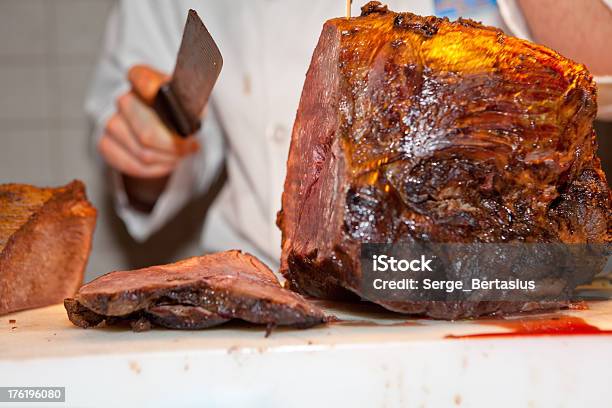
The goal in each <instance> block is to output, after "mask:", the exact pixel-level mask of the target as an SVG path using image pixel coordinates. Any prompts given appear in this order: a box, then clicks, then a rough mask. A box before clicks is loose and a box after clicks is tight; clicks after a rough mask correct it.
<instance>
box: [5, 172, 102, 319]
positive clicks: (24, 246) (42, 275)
mask: <svg viewBox="0 0 612 408" xmlns="http://www.w3.org/2000/svg"><path fill="white" fill-rule="evenodd" d="M95 224H96V210H95V208H94V207H93V206H92V205H91V204H90V203H89V202H88V201H87V197H86V195H85V187H84V185H83V183H81V182H80V181H73V182H72V183H70V184H68V185H67V186H65V187H60V188H37V187H34V186H29V185H22V184H4V185H0V315H2V314H6V313H11V312H14V311H18V310H24V309H30V308H35V307H41V306H47V305H51V304H55V303H60V302H62V301H63V300H64V298H66V297H68V296H72V295H74V294H75V293H76V291H77V289H78V288H79V286H81V284H82V283H83V273H84V271H85V267H86V265H87V260H88V258H89V253H90V250H91V244H92V238H93V233H94V229H95Z"/></svg>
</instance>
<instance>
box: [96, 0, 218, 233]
mask: <svg viewBox="0 0 612 408" xmlns="http://www.w3.org/2000/svg"><path fill="white" fill-rule="evenodd" d="M183 3H184V2H182V1H172V2H170V1H164V0H123V1H120V2H119V3H118V4H117V5H116V6H115V8H114V9H113V11H112V12H111V15H110V17H109V20H108V23H107V28H106V35H105V38H104V47H103V50H102V54H101V57H100V61H99V63H98V68H97V70H96V73H95V77H94V79H93V83H92V85H91V87H90V90H89V94H88V97H87V100H86V103H85V109H86V111H87V113H88V115H89V117H90V118H91V120H92V121H93V125H94V130H93V138H94V141H96V142H97V140H98V138H99V137H100V136H101V135H102V133H103V131H104V127H105V125H106V122H107V120H108V119H109V118H110V116H111V115H112V114H113V113H114V112H115V110H116V102H115V101H116V99H117V97H118V96H120V95H121V94H122V93H124V92H126V91H127V90H128V89H129V83H128V81H127V72H128V70H129V68H130V67H131V66H133V65H135V64H148V65H150V66H152V67H153V68H156V69H158V70H160V71H163V72H171V71H172V70H173V68H174V61H175V59H176V53H177V51H178V47H179V44H180V39H181V34H182V28H183V24H184V20H185V16H186V15H187V10H188V6H187V5H185V4H183ZM183 9H184V10H183ZM197 137H198V138H199V139H200V145H201V149H200V151H199V152H198V153H196V154H194V155H192V156H189V157H187V158H185V159H183V160H182V161H181V163H180V164H179V165H178V167H177V169H176V170H175V171H174V173H173V174H172V176H171V177H170V180H169V182H168V184H167V186H166V189H165V191H164V192H163V194H162V195H161V196H160V197H159V199H158V201H157V202H156V204H155V207H154V208H153V210H152V211H151V213H148V214H146V213H142V212H139V211H138V210H136V209H134V208H132V207H131V206H130V205H129V202H128V200H127V195H126V192H125V189H124V187H123V183H122V180H121V176H120V174H119V173H117V172H113V174H112V180H111V181H112V184H113V190H114V192H115V204H116V210H117V213H118V215H119V216H120V217H121V218H122V220H123V221H124V223H125V224H126V227H127V229H128V231H129V232H130V234H131V235H132V237H133V238H134V239H136V240H139V241H144V240H146V239H147V238H148V237H149V236H150V235H151V234H153V233H154V232H155V231H156V230H158V229H159V228H160V227H161V226H163V225H164V224H165V223H166V222H167V221H168V220H169V219H170V218H172V216H174V215H175V214H176V212H177V211H178V210H179V209H180V208H182V207H183V206H184V205H185V203H186V202H187V201H189V199H191V198H192V197H193V196H194V195H195V194H197V193H199V192H201V191H204V190H205V189H206V188H208V186H209V185H210V183H211V182H212V180H214V178H215V176H216V175H217V173H218V171H219V169H220V168H221V163H222V159H223V141H222V137H221V132H220V129H219V126H218V122H217V120H216V114H215V113H214V109H209V112H208V114H207V117H206V120H205V121H204V123H203V129H202V130H201V131H200V132H199V134H198V135H197Z"/></svg>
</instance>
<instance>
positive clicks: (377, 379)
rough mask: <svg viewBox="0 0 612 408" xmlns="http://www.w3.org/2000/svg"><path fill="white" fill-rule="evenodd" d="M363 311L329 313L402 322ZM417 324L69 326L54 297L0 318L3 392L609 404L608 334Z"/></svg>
mask: <svg viewBox="0 0 612 408" xmlns="http://www.w3.org/2000/svg"><path fill="white" fill-rule="evenodd" d="M589 305H590V309H589V310H569V311H563V312H559V313H562V314H569V315H574V316H579V317H582V318H584V319H585V320H586V321H587V322H589V323H590V324H593V325H596V326H598V327H599V328H601V329H612V301H604V302H597V303H590V304H589ZM328 307H329V305H328ZM358 309H359V310H352V309H351V310H350V311H348V310H347V308H346V307H342V308H340V309H339V308H338V305H336V308H331V309H329V310H330V311H331V312H332V313H336V314H337V315H338V316H340V317H343V318H351V319H364V318H366V319H369V320H376V321H377V322H378V323H383V324H391V323H394V322H402V321H405V318H402V317H401V316H398V315H394V314H390V313H381V312H379V311H373V309H371V308H369V307H365V306H364V307H361V308H358ZM9 320H16V323H14V324H12V323H9ZM418 323H419V324H418V325H414V326H411V325H403V326H381V325H377V326H368V325H347V326H342V325H332V326H328V327H326V326H322V327H318V328H313V329H309V330H287V329H279V330H275V331H274V332H273V333H272V335H271V336H270V337H269V338H265V337H264V331H263V329H261V328H254V327H249V326H247V325H241V324H230V325H228V326H223V327H220V328H216V329H209V330H204V331H171V330H152V331H150V332H145V333H132V332H130V331H127V330H121V329H90V330H83V329H80V328H77V327H74V326H73V325H72V324H71V323H70V322H69V321H68V319H67V317H66V314H65V311H64V309H63V307H62V306H61V305H58V306H52V307H48V308H43V309H38V310H31V311H27V312H22V313H15V314H12V315H9V316H3V317H0V386H65V387H66V398H67V399H66V404H65V406H70V407H90V406H91V407H94V406H96V407H97V406H99V407H123V406H130V407H135V406H147V407H208V406H210V407H226V406H227V407H230V406H231V407H234V406H238V407H245V406H246V407H294V406H296V407H298V406H299V407H301V406H304V407H307V406H310V407H312V406H315V407H319V406H333V407H378V406H385V407H413V406H414V407H447V406H461V407H549V406H554V407H578V406H590V407H595V406H596V407H606V406H608V407H610V406H612V395H611V394H610V393H609V389H610V384H612V383H611V380H610V378H611V376H610V371H611V367H612V336H604V335H599V336H544V337H510V338H482V339H473V338H472V339H459V340H453V339H445V336H446V335H448V334H454V335H461V334H469V333H482V332H497V331H504V330H505V329H503V328H498V327H495V326H490V325H486V326H483V325H479V324H477V323H476V322H442V321H430V320H418ZM2 406H3V404H1V403H0V407H2ZM19 406H20V407H25V406H27V405H25V404H23V403H21V404H19ZM31 406H36V407H42V406H45V405H44V404H40V403H39V404H34V405H31ZM46 406H62V404H58V403H56V404H47V405H46Z"/></svg>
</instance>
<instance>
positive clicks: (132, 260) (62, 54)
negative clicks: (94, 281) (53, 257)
mask: <svg viewBox="0 0 612 408" xmlns="http://www.w3.org/2000/svg"><path fill="white" fill-rule="evenodd" d="M114 2H115V0H0V183H6V182H22V183H29V184H35V185H41V186H48V185H50V186H53V185H62V184H66V183H67V182H69V181H70V180H72V179H74V178H78V179H81V180H83V181H84V182H85V183H86V185H87V188H88V195H89V198H90V200H91V201H92V202H93V203H94V205H95V206H96V207H97V208H98V210H99V218H98V227H97V230H96V235H95V239H94V250H93V253H92V256H91V259H90V263H89V267H88V272H87V279H91V278H92V277H94V276H97V275H100V274H102V273H105V272H108V271H110V270H114V269H123V268H129V267H133V266H142V265H146V264H148V263H152V262H163V261H169V260H172V259H176V258H180V257H183V256H186V255H190V254H194V253H197V252H198V249H197V233H196V231H193V232H192V234H191V235H190V234H187V236H184V235H182V234H180V233H178V232H176V231H174V229H172V228H170V229H169V230H168V231H165V232H163V233H162V234H160V235H161V236H159V237H156V238H154V239H153V240H151V242H149V243H147V244H144V245H139V244H137V243H135V242H134V241H132V240H131V239H130V238H129V236H127V234H126V232H125V230H124V228H123V226H122V224H121V222H120V221H118V220H117V218H116V216H115V215H114V213H113V211H112V205H111V201H110V199H109V197H108V193H107V191H106V185H105V182H104V173H103V170H102V169H101V168H100V166H99V165H98V164H97V161H96V157H95V154H94V151H93V149H92V147H91V146H90V140H89V125H88V123H87V120H86V118H85V117H84V113H83V101H84V97H85V93H86V89H87V85H88V82H89V80H90V78H91V75H92V72H93V68H94V66H95V62H96V57H97V53H98V49H99V46H100V42H101V38H102V35H103V31H104V27H105V21H106V16H107V14H108V12H109V11H110V8H111V7H112V5H113V3H114ZM195 211H198V210H195ZM199 212H200V213H201V210H200V211H199ZM187 217H188V218H189V216H187ZM178 223H179V224H180V223H181V220H180V219H179V220H178ZM175 229H176V228H175ZM164 234H166V235H167V236H172V240H173V241H175V242H176V241H179V242H182V243H184V244H180V245H176V244H174V245H173V246H172V247H171V248H169V247H168V243H167V242H168V240H167V239H164ZM151 254H155V256H152V255H151Z"/></svg>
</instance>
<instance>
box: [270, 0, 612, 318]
mask: <svg viewBox="0 0 612 408" xmlns="http://www.w3.org/2000/svg"><path fill="white" fill-rule="evenodd" d="M596 110H597V104H596V90H595V85H594V83H593V81H592V77H591V75H590V74H589V72H588V71H587V70H586V68H585V67H584V65H581V64H577V63H575V62H573V61H570V60H568V59H567V58H564V57H563V56H561V55H559V54H558V53H556V52H554V51H552V50H550V49H548V48H546V47H543V46H539V45H536V44H533V43H530V42H528V41H524V40H520V39H517V38H513V37H510V36H507V35H505V34H504V33H503V32H502V31H500V30H498V29H495V28H492V27H485V26H483V25H481V24H478V23H475V22H473V21H470V20H464V19H459V20H458V21H455V22H450V21H449V20H448V19H440V18H436V17H420V16H417V15H414V14H411V13H395V12H392V11H389V10H388V9H387V8H386V7H385V6H382V5H381V4H380V3H379V2H370V3H368V4H367V5H366V6H364V7H363V8H362V14H361V16H360V17H357V18H352V19H346V18H338V19H333V20H329V21H327V22H326V23H325V25H324V26H323V31H322V33H321V37H320V39H319V42H318V45H317V47H316V50H315V51H314V55H313V57H312V62H311V65H310V68H309V71H308V73H307V76H306V81H305V84H304V88H303V92H302V98H301V101H300V106H299V109H298V112H297V117H296V120H295V124H294V128H293V135H292V140H291V147H290V152H289V158H288V161H287V176H286V180H285V188H284V193H283V197H282V210H281V211H280V212H279V215H278V222H277V223H278V225H279V228H280V229H281V231H282V258H281V272H282V273H283V274H284V276H285V277H286V278H287V279H288V281H289V282H290V285H291V287H292V288H293V289H295V290H297V291H299V292H301V293H305V294H309V295H312V296H317V297H323V298H332V299H333V298H341V297H355V294H356V295H359V296H363V293H362V291H361V290H360V278H361V268H360V267H361V265H360V259H359V258H360V247H361V244H363V243H395V242H407V243H410V242H435V243H455V242H457V243H472V242H479V243H481V242H482V243H505V242H508V243H516V242H532V243H540V242H542V243H574V244H576V243H590V244H591V243H595V244H607V243H609V242H610V234H609V227H608V226H609V225H610V208H611V197H610V190H609V188H608V184H607V182H606V179H605V175H604V173H603V172H602V170H601V166H600V162H599V159H598V158H597V155H596V149H597V146H596V142H595V135H594V132H593V127H592V122H593V119H594V117H595V114H596ZM597 272H598V270H596V269H593V270H592V271H591V277H592V275H594V274H595V273H597ZM521 277H522V278H525V277H524V276H521ZM378 303H380V304H382V305H383V306H385V307H387V308H389V309H391V310H395V311H399V312H405V313H416V314H424V315H429V316H433V317H438V318H457V317H469V316H477V315H480V314H487V313H495V312H503V313H510V312H513V311H520V310H525V309H530V310H533V309H537V308H538V303H531V302H530V303H529V304H525V303H520V302H518V303H510V304H508V303H503V304H502V303H496V302H482V303H479V304H472V303H469V302H467V303H448V302H447V303H444V302H417V303H412V302H385V301H384V300H382V301H381V300H380V299H379V300H378ZM556 305H557V304H553V306H556ZM550 306H551V304H550V303H542V304H541V307H546V308H548V307H550Z"/></svg>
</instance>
